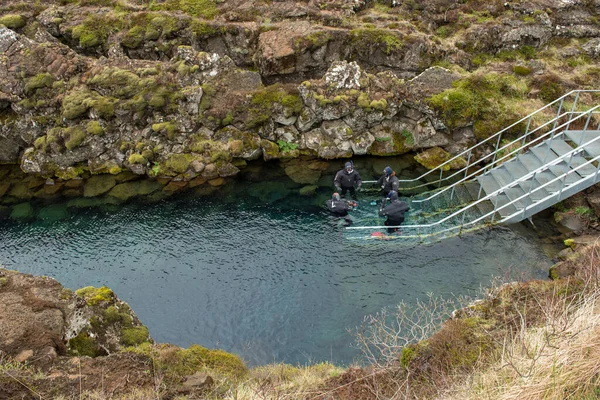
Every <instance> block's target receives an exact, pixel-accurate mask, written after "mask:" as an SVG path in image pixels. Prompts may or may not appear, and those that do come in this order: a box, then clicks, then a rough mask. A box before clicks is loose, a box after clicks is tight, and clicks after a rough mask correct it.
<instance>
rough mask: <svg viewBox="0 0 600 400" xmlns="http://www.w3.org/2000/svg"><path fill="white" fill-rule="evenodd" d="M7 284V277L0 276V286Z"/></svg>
mask: <svg viewBox="0 0 600 400" xmlns="http://www.w3.org/2000/svg"><path fill="white" fill-rule="evenodd" d="M7 284H8V278H0V287H2V286H6V285H7Z"/></svg>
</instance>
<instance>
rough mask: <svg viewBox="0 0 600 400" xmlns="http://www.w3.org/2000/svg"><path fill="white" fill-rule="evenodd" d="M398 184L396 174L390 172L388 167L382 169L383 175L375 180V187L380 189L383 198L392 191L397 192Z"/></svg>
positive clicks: (390, 169)
mask: <svg viewBox="0 0 600 400" xmlns="http://www.w3.org/2000/svg"><path fill="white" fill-rule="evenodd" d="M399 184H400V183H399V181H398V178H397V177H396V172H394V171H392V168H391V167H389V166H387V167H385V168H384V170H383V175H381V178H379V179H378V180H377V185H378V186H380V187H381V192H382V195H383V197H387V195H388V194H389V193H390V192H391V191H392V190H393V191H395V192H398V186H399Z"/></svg>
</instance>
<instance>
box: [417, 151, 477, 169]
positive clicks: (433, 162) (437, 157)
mask: <svg viewBox="0 0 600 400" xmlns="http://www.w3.org/2000/svg"><path fill="white" fill-rule="evenodd" d="M451 158H452V155H451V154H450V153H448V152H447V151H445V150H444V149H442V148H441V147H432V148H430V149H427V150H425V151H424V152H422V153H419V154H417V155H416V156H415V161H416V162H418V163H419V164H421V165H422V166H424V167H425V168H427V169H435V168H437V167H438V166H440V165H441V164H443V163H445V162H446V161H448V160H449V159H451ZM466 166H467V162H466V161H465V160H464V159H462V158H458V159H456V160H454V161H453V162H451V163H449V164H446V165H444V166H443V167H442V170H443V171H450V170H451V169H460V168H464V167H466Z"/></svg>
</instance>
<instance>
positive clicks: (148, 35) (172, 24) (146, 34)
mask: <svg viewBox="0 0 600 400" xmlns="http://www.w3.org/2000/svg"><path fill="white" fill-rule="evenodd" d="M132 25H133V26H132V28H130V29H129V30H128V31H127V33H126V34H125V35H124V36H123V40H122V43H123V46H125V47H129V48H136V47H139V46H140V45H141V44H142V43H144V42H147V41H150V40H157V39H159V38H160V37H161V36H162V37H169V36H171V35H172V34H173V33H175V32H177V31H178V30H180V29H181V28H182V25H181V24H180V21H179V19H177V18H176V17H173V16H170V15H165V14H158V13H146V14H138V15H136V16H135V17H134V18H133V21H132Z"/></svg>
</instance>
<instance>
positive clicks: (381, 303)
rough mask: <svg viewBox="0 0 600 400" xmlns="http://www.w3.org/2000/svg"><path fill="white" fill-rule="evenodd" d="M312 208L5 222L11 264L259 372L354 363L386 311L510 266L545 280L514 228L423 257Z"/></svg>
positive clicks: (531, 247)
mask: <svg viewBox="0 0 600 400" xmlns="http://www.w3.org/2000/svg"><path fill="white" fill-rule="evenodd" d="M310 201H311V200H310V199H307V200H306V208H302V207H300V208H298V209H295V210H290V209H283V208H278V207H277V206H273V205H271V206H266V205H263V204H256V203H254V202H252V201H246V200H244V201H240V202H239V203H238V204H232V203H228V204H223V203H219V202H216V201H215V202H211V201H209V200H206V199H187V200H179V201H171V202H162V203H159V204H155V205H147V204H129V205H126V206H123V207H122V208H120V209H118V210H116V211H113V212H107V211H102V210H94V209H81V210H78V209H71V208H69V209H68V210H69V213H70V214H69V215H68V217H67V218H65V217H64V216H60V213H61V211H60V210H62V209H61V208H60V207H57V208H56V211H55V213H56V214H57V215H59V216H60V218H55V219H54V220H53V221H52V223H48V221H47V218H46V219H41V220H37V221H35V222H32V223H12V222H3V223H2V225H0V263H3V264H6V265H7V266H8V267H9V268H14V269H18V270H20V271H23V272H30V273H35V274H47V275H51V276H53V277H55V278H57V279H58V280H59V281H61V282H62V283H63V284H64V285H65V286H67V287H71V288H78V287H82V286H87V285H95V286H100V285H107V286H109V287H111V288H113V289H114V290H115V292H116V293H117V294H118V295H119V296H120V297H121V298H122V299H124V300H125V301H127V302H129V303H130V305H131V306H132V307H133V309H134V310H135V311H136V313H137V314H138V316H139V317H140V319H141V320H142V321H143V322H144V323H145V324H146V325H148V327H149V328H150V331H151V332H152V335H153V337H154V338H155V339H156V340H158V341H160V342H171V343H175V344H178V345H181V346H187V345H189V344H191V343H199V344H202V345H204V346H208V347H221V348H224V349H225V350H229V351H233V352H236V353H238V354H240V355H242V356H243V358H244V359H245V360H247V361H248V362H250V363H251V364H260V363H266V362H272V361H286V362H291V363H305V362H307V361H309V360H313V361H319V360H332V361H335V362H338V363H348V362H351V361H352V360H353V358H354V357H356V356H357V354H358V353H357V350H356V349H354V348H352V347H351V343H352V337H351V336H350V335H349V334H348V333H347V329H349V328H353V327H355V326H357V325H358V324H360V322H361V321H362V319H363V317H364V316H365V315H367V314H370V313H375V312H377V311H379V310H380V309H381V308H382V307H386V306H394V305H395V304H397V303H399V302H400V301H407V302H408V303H414V301H415V300H416V299H417V298H421V299H422V298H423V297H424V296H426V295H427V293H429V292H433V293H436V294H440V295H445V296H448V295H450V294H456V295H459V294H465V293H467V292H469V291H473V290H477V289H478V288H479V286H480V285H481V284H484V285H485V284H486V283H487V282H489V279H490V277H491V276H492V275H498V274H502V273H503V271H504V270H505V269H506V268H509V267H510V268H513V269H515V270H518V271H522V272H523V273H525V274H526V275H528V276H534V277H540V278H541V277H544V276H545V269H544V268H545V267H546V266H547V265H548V262H547V260H546V258H545V256H544V255H543V254H542V252H541V250H540V249H539V247H538V245H537V244H536V243H535V242H533V241H532V240H530V239H528V238H526V237H524V236H523V235H521V234H519V233H517V232H515V231H513V230H511V229H507V228H503V229H496V230H493V231H489V232H488V231H481V232H478V233H477V234H472V235H464V236H463V237H462V238H452V239H447V240H444V241H442V242H439V243H435V244H428V245H423V246H411V247H401V246H398V243H397V242H393V241H392V242H385V241H364V242H361V241H356V240H353V241H349V240H346V239H345V236H344V232H343V230H342V229H340V228H338V227H337V223H333V224H332V222H331V220H330V219H329V218H328V216H327V215H325V214H324V213H322V212H321V211H318V210H317V211H315V209H314V208H312V206H310V204H309V203H310ZM53 212H54V211H53ZM53 212H50V214H52V213H53ZM540 260H541V261H540Z"/></svg>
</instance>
